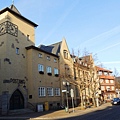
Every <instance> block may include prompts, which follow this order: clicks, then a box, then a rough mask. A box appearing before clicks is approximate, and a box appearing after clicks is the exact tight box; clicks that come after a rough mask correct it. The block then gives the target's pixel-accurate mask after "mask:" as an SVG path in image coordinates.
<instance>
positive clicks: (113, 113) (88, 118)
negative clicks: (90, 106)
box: [59, 105, 120, 120]
mask: <svg viewBox="0 0 120 120" xmlns="http://www.w3.org/2000/svg"><path fill="white" fill-rule="evenodd" d="M59 120H120V105H116V106H109V107H107V108H106V109H103V110H97V111H94V112H90V113H86V114H84V115H80V116H79V115H78V116H74V117H70V118H65V119H59Z"/></svg>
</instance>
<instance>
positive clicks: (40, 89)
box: [39, 87, 46, 97]
mask: <svg viewBox="0 0 120 120" xmlns="http://www.w3.org/2000/svg"><path fill="white" fill-rule="evenodd" d="M39 96H40V97H42V96H46V94H45V87H40V88H39Z"/></svg>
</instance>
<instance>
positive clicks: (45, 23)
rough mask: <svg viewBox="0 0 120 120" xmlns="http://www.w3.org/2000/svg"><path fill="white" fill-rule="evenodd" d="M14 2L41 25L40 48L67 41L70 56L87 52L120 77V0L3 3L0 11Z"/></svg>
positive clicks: (8, 0)
mask: <svg viewBox="0 0 120 120" xmlns="http://www.w3.org/2000/svg"><path fill="white" fill-rule="evenodd" d="M12 2H14V5H15V6H16V8H17V9H18V10H19V11H20V13H21V14H22V15H23V16H24V17H26V18H28V19H29V20H31V21H33V22H34V23H36V24H38V27H37V28H35V34H36V35H35V40H36V42H35V44H36V46H39V45H40V44H44V45H50V44H53V43H56V42H59V41H61V40H62V39H63V38H65V39H66V41H67V44H68V48H69V51H70V53H72V51H74V54H75V55H78V51H79V52H80V55H81V56H82V55H83V54H84V51H87V52H88V53H92V55H93V56H94V55H96V56H97V60H95V64H96V65H100V64H102V67H104V68H106V69H109V70H112V71H113V72H114V71H115V69H116V70H117V72H118V73H120V55H119V54H120V53H119V52H120V47H119V46H120V0H14V1H13V0H0V9H3V8H5V7H9V6H10V5H11V4H12Z"/></svg>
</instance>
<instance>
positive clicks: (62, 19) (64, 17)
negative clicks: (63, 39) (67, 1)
mask: <svg viewBox="0 0 120 120" xmlns="http://www.w3.org/2000/svg"><path fill="white" fill-rule="evenodd" d="M78 2H79V0H76V1H75V2H74V3H72V4H71V6H69V7H68V8H67V9H66V11H65V12H64V14H63V15H62V16H61V17H60V18H59V19H58V21H56V23H55V26H54V27H53V28H52V29H51V30H50V31H49V33H48V34H47V36H46V37H45V38H44V39H43V40H42V41H41V43H43V42H44V41H46V40H47V39H48V38H49V37H50V36H51V35H52V34H53V33H54V32H55V31H56V30H57V29H58V28H59V26H60V25H61V24H62V23H63V22H64V20H65V19H66V17H67V16H68V15H69V14H70V12H71V11H72V10H73V9H74V7H75V6H76V5H77V4H78Z"/></svg>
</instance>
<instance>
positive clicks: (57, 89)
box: [55, 88, 60, 96]
mask: <svg viewBox="0 0 120 120" xmlns="http://www.w3.org/2000/svg"><path fill="white" fill-rule="evenodd" d="M55 96H60V88H55Z"/></svg>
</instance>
